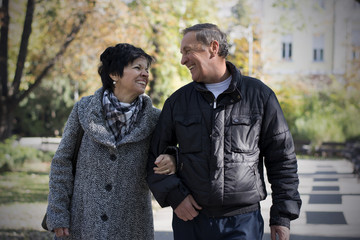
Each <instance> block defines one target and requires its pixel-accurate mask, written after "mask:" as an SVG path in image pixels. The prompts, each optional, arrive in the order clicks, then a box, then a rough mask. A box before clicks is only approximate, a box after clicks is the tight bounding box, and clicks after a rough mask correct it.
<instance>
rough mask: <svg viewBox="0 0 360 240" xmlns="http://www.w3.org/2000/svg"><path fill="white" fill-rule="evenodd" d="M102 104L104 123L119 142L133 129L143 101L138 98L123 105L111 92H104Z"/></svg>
mask: <svg viewBox="0 0 360 240" xmlns="http://www.w3.org/2000/svg"><path fill="white" fill-rule="evenodd" d="M102 102H103V107H104V110H105V119H106V123H107V124H108V126H109V128H110V129H111V131H112V133H113V135H114V137H115V141H116V142H119V141H120V140H121V139H122V138H123V137H124V136H125V135H127V134H129V133H130V132H131V130H132V129H133V128H134V125H135V122H136V119H137V116H138V114H139V112H140V110H141V109H142V105H143V99H142V97H141V96H139V97H138V98H136V99H135V100H134V101H133V102H132V103H123V102H120V101H119V100H118V99H117V97H116V96H115V95H114V93H113V92H110V91H109V90H105V91H104V96H103V101H102Z"/></svg>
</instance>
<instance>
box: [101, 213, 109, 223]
mask: <svg viewBox="0 0 360 240" xmlns="http://www.w3.org/2000/svg"><path fill="white" fill-rule="evenodd" d="M108 219H109V217H108V216H107V215H106V214H103V215H101V220H103V221H104V222H106V221H107V220H108Z"/></svg>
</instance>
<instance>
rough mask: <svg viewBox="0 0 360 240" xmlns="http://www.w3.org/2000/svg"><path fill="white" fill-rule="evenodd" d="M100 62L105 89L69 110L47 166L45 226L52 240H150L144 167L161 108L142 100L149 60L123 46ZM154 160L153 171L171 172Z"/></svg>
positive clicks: (166, 160)
mask: <svg viewBox="0 0 360 240" xmlns="http://www.w3.org/2000/svg"><path fill="white" fill-rule="evenodd" d="M100 60H101V65H100V67H99V69H98V72H99V75H100V77H101V80H102V84H103V87H102V88H100V89H99V90H97V91H96V92H95V94H94V95H92V96H88V97H84V98H82V99H81V100H80V101H79V102H77V103H76V104H75V106H74V108H73V110H72V112H71V114H70V116H69V118H68V121H67V123H66V126H65V129H64V134H63V138H62V141H61V143H60V145H59V147H58V149H57V151H56V154H55V156H54V158H53V161H52V163H51V171H50V181H49V188H50V191H49V199H48V200H49V205H48V209H47V221H46V222H47V226H48V229H49V230H53V231H54V232H55V236H54V238H55V239H58V238H59V237H61V239H76V240H79V239H86V240H89V239H92V240H94V239H122V240H124V239H129V240H135V239H136V240H141V239H144V240H149V239H153V238H154V230H153V218H152V208H151V197H150V192H149V189H148V186H147V184H146V181H145V174H146V170H145V168H146V162H147V157H148V148H149V141H150V138H151V134H152V132H153V129H154V127H155V124H156V122H157V120H158V116H159V114H160V110H158V109H156V108H154V107H153V105H152V102H151V100H150V98H149V97H148V96H146V95H144V91H145V88H146V85H147V84H148V81H149V67H150V65H151V63H152V61H153V58H152V57H151V56H149V55H148V54H146V53H145V52H144V51H143V50H142V49H140V48H137V47H134V46H132V45H130V44H125V43H122V44H117V45H116V46H114V47H109V48H107V49H106V50H105V51H104V52H103V53H102V54H101V56H100ZM81 129H83V131H84V135H83V137H82V142H81V145H80V148H79V150H78V155H77V166H76V174H75V176H73V173H72V162H71V159H72V156H73V155H74V154H76V153H75V151H76V150H75V145H76V138H77V135H78V134H79V132H81V131H82V130H81ZM159 159H160V160H157V161H158V168H157V169H155V170H156V171H157V173H162V174H169V172H172V173H173V172H174V171H175V164H174V159H173V158H172V157H171V156H169V155H161V156H160V157H159Z"/></svg>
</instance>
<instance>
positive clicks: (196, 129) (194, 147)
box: [175, 115, 201, 153]
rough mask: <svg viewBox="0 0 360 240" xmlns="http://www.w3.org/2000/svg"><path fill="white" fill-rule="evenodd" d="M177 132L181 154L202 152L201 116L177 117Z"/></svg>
mask: <svg viewBox="0 0 360 240" xmlns="http://www.w3.org/2000/svg"><path fill="white" fill-rule="evenodd" d="M175 131H176V136H177V140H178V143H179V149H180V152H181V153H191V152H199V151H201V116H199V115H195V116H178V117H175Z"/></svg>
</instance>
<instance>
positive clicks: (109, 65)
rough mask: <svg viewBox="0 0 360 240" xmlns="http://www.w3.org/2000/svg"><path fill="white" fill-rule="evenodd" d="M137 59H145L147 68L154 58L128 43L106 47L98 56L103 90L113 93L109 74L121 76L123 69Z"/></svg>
mask: <svg viewBox="0 0 360 240" xmlns="http://www.w3.org/2000/svg"><path fill="white" fill-rule="evenodd" d="M139 57H143V58H145V59H146V61H147V63H148V67H150V65H151V63H152V62H153V61H154V58H153V57H151V56H150V55H148V54H147V53H146V52H144V50H142V49H141V48H137V47H135V46H133V45H131V44H128V43H119V44H117V45H115V46H113V47H108V48H107V49H105V51H104V52H103V53H102V54H101V55H100V61H101V63H100V66H99V68H98V73H99V75H100V77H101V81H102V84H103V87H104V89H108V90H111V91H113V90H114V84H113V80H112V79H111V78H110V76H109V75H110V74H114V75H119V76H120V77H122V76H123V73H124V67H126V66H127V65H129V64H131V63H133V62H134V61H135V60H136V59H138V58H139Z"/></svg>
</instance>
